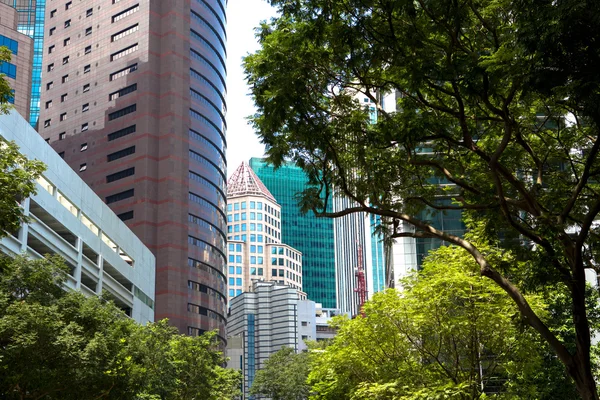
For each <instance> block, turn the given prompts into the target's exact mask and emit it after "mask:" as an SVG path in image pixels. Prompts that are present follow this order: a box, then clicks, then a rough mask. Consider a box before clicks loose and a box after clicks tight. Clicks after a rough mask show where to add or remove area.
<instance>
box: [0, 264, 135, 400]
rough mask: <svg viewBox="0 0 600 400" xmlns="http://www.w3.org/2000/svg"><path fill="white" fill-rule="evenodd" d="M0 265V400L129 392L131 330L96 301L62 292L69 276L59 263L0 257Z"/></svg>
mask: <svg viewBox="0 0 600 400" xmlns="http://www.w3.org/2000/svg"><path fill="white" fill-rule="evenodd" d="M0 261H1V267H2V268H1V273H0V393H2V395H3V398H7V399H93V398H107V397H109V395H110V396H113V395H114V396H115V397H119V396H124V395H125V394H126V393H128V392H129V388H128V384H127V379H126V377H127V375H126V374H124V371H123V368H122V365H123V363H124V361H125V355H124V354H123V353H122V350H123V343H122V339H123V338H125V337H127V336H128V335H129V334H130V332H131V331H132V330H133V329H135V324H134V323H133V321H131V320H130V319H128V318H127V317H126V316H125V314H124V313H123V312H122V311H121V310H119V309H118V308H117V307H115V306H114V305H112V304H110V303H108V304H106V303H104V302H103V301H102V300H101V299H100V298H97V297H85V296H84V295H83V294H81V293H79V292H74V291H65V290H64V289H63V284H64V282H65V280H66V277H67V273H68V270H67V268H66V266H65V264H64V262H63V261H62V260H61V259H60V258H58V257H54V258H49V259H42V260H36V261H32V260H29V259H27V258H25V257H23V256H19V257H17V258H15V259H14V260H13V259H10V258H8V257H6V256H5V257H4V258H2V260H0ZM122 398H126V397H122ZM130 398H131V397H130Z"/></svg>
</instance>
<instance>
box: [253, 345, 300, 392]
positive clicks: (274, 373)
mask: <svg viewBox="0 0 600 400" xmlns="http://www.w3.org/2000/svg"><path fill="white" fill-rule="evenodd" d="M309 368H310V363H309V355H308V353H305V352H303V353H296V352H295V351H294V349H292V348H290V347H282V348H281V350H279V351H278V352H276V353H273V354H272V355H271V356H270V357H269V359H268V360H267V361H265V364H264V367H263V368H261V369H259V370H258V371H257V372H256V376H255V377H254V382H253V383H252V387H251V388H250V394H251V395H262V396H265V397H268V398H271V399H272V400H306V399H307V398H308V394H309V389H310V387H309V386H308V384H307V383H306V379H307V378H308V372H309Z"/></svg>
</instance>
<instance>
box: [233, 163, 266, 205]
mask: <svg viewBox="0 0 600 400" xmlns="http://www.w3.org/2000/svg"><path fill="white" fill-rule="evenodd" d="M248 195H256V196H264V197H266V198H267V199H269V200H271V201H274V202H275V203H277V200H275V197H274V196H273V195H272V194H271V192H269V189H267V187H266V186H265V185H264V184H263V183H262V181H261V180H260V179H259V178H258V176H256V174H255V173H254V171H252V168H250V165H248V163H247V162H245V161H244V162H242V163H241V164H240V166H239V167H238V168H237V169H236V170H235V172H234V173H233V174H232V175H231V177H230V178H229V180H228V181H227V197H235V196H248Z"/></svg>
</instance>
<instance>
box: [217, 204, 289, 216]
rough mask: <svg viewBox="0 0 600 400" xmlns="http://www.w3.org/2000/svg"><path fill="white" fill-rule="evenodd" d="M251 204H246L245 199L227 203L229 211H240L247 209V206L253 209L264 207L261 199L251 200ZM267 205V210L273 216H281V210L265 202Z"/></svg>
mask: <svg viewBox="0 0 600 400" xmlns="http://www.w3.org/2000/svg"><path fill="white" fill-rule="evenodd" d="M248 203H249V204H246V202H245V201H242V202H236V203H230V204H227V211H239V210H246V209H247V207H250V209H251V210H255V209H256V210H262V209H263V203H262V202H260V201H249V202H248ZM264 206H265V211H266V212H267V213H268V214H271V215H273V216H275V218H281V212H279V211H278V210H277V209H275V208H274V207H271V206H270V205H269V203H266V202H265V204H264Z"/></svg>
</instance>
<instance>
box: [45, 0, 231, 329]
mask: <svg viewBox="0 0 600 400" xmlns="http://www.w3.org/2000/svg"><path fill="white" fill-rule="evenodd" d="M225 7H226V0H191V1H184V0H172V1H164V0H147V1H140V0H112V1H106V0H86V1H81V0H50V1H48V3H47V7H46V14H45V19H46V39H45V43H44V66H43V71H44V78H43V82H42V83H43V85H42V86H43V87H42V107H41V108H42V110H41V113H40V122H39V131H40V134H41V135H42V136H43V137H44V138H45V139H46V140H47V141H48V142H49V143H50V144H51V145H52V146H53V147H54V149H55V150H56V151H57V152H58V153H59V154H60V155H62V156H63V158H64V159H65V161H66V162H67V163H68V164H69V165H70V166H71V167H72V168H73V169H75V170H76V171H78V173H79V175H80V176H81V178H82V179H83V180H84V181H85V182H86V183H87V184H89V185H90V186H91V188H92V189H93V190H94V191H95V192H96V193H97V194H98V195H99V196H100V197H101V198H102V199H104V201H105V202H106V203H107V204H108V205H109V206H110V207H111V208H112V209H113V210H114V211H115V213H117V214H118V216H119V217H120V218H121V219H122V220H123V221H126V223H127V225H128V226H129V227H130V228H131V229H132V230H133V231H134V232H135V233H136V234H137V235H138V237H140V239H141V240H142V241H143V242H144V244H145V245H146V246H148V247H149V248H150V249H151V250H152V251H153V252H154V254H155V255H156V264H157V270H156V315H155V319H157V320H158V319H162V318H169V320H170V322H171V324H173V325H175V326H177V327H178V328H179V330H180V331H181V332H185V333H189V334H192V335H195V334H199V333H202V332H203V331H205V330H212V329H219V334H220V336H221V337H222V338H223V340H225V318H226V292H225V291H226V281H225V277H226V273H227V271H226V257H225V252H226V248H225V245H226V243H225V242H226V235H225V231H226V229H227V221H226V213H225V207H226V189H225V182H226V164H225V148H226V142H225V130H226V125H225V111H226V106H225V94H226V89H225V76H226V71H225V58H226V52H225V40H226V35H225V23H226V20H225Z"/></svg>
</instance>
